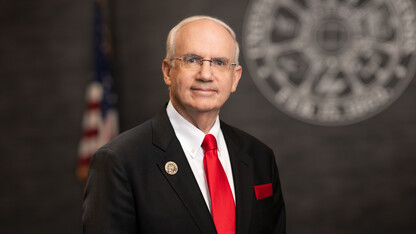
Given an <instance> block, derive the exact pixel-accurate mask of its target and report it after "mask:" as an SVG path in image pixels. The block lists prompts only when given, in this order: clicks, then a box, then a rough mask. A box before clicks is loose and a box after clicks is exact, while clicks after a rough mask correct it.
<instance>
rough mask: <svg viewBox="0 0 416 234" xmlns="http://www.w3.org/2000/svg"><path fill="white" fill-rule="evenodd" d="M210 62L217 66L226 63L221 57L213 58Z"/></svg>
mask: <svg viewBox="0 0 416 234" xmlns="http://www.w3.org/2000/svg"><path fill="white" fill-rule="evenodd" d="M212 62H213V63H214V64H215V66H218V67H222V66H226V65H227V61H225V60H223V59H214V60H213V61H212Z"/></svg>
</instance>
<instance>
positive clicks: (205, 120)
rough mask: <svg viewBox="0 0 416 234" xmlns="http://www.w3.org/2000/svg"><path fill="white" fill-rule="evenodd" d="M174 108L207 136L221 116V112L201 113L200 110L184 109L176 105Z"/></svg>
mask: <svg viewBox="0 0 416 234" xmlns="http://www.w3.org/2000/svg"><path fill="white" fill-rule="evenodd" d="M172 104H173V103H172ZM173 106H174V107H175V109H176V111H177V112H178V113H179V114H180V115H182V117H184V118H185V119H186V120H188V121H189V122H190V123H191V124H192V125H194V126H195V127H197V128H198V129H199V130H201V131H202V132H204V133H205V134H208V133H209V130H211V128H212V126H214V124H215V121H216V119H217V116H218V114H219V110H218V111H206V112H201V111H198V110H189V109H183V108H181V107H178V106H176V105H174V104H173Z"/></svg>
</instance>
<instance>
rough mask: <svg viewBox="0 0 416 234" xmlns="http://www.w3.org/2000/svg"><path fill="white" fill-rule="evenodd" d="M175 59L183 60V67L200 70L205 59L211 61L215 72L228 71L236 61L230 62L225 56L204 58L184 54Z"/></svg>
mask: <svg viewBox="0 0 416 234" xmlns="http://www.w3.org/2000/svg"><path fill="white" fill-rule="evenodd" d="M174 60H179V61H181V65H182V67H183V68H185V69H188V70H191V71H199V70H200V69H201V66H202V64H204V62H205V61H207V62H209V64H210V66H211V69H212V70H213V71H215V72H227V71H228V70H229V69H230V68H231V67H235V66H236V65H237V64H236V63H229V61H228V60H227V59H225V58H213V59H204V58H202V57H201V56H198V55H184V56H183V57H180V58H174Z"/></svg>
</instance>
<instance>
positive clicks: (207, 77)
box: [198, 59, 212, 81]
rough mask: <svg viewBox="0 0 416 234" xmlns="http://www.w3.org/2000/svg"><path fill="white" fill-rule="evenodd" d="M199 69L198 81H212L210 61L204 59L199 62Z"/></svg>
mask: <svg viewBox="0 0 416 234" xmlns="http://www.w3.org/2000/svg"><path fill="white" fill-rule="evenodd" d="M201 63H202V64H201V69H200V70H199V77H198V78H199V79H200V80H202V81H211V80H212V69H211V60H209V59H204V60H202V61H201Z"/></svg>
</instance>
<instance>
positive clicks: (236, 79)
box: [231, 65, 243, 93]
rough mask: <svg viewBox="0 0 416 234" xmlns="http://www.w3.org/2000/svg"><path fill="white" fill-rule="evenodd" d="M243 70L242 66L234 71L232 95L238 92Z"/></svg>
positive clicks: (238, 66)
mask: <svg viewBox="0 0 416 234" xmlns="http://www.w3.org/2000/svg"><path fill="white" fill-rule="evenodd" d="M242 72H243V69H242V67H241V66H240V65H237V66H236V67H235V68H234V71H233V75H232V76H233V84H232V86H231V93H234V92H235V91H236V90H237V86H238V82H239V81H240V78H241V74H242Z"/></svg>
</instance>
